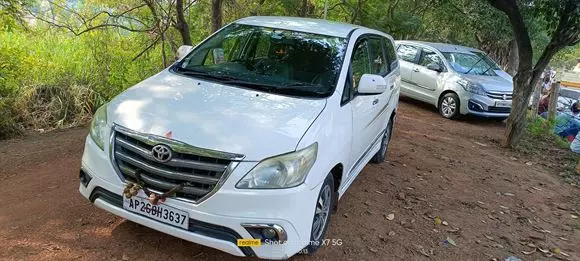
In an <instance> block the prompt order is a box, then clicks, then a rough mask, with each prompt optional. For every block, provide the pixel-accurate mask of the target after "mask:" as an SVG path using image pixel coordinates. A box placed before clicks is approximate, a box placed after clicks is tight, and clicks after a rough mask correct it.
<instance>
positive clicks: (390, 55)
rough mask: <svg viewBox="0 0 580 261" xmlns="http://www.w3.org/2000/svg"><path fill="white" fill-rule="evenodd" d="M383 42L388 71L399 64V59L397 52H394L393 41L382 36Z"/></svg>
mask: <svg viewBox="0 0 580 261" xmlns="http://www.w3.org/2000/svg"><path fill="white" fill-rule="evenodd" d="M383 41H384V42H385V44H384V46H385V52H386V55H387V62H388V63H389V72H392V71H393V70H395V69H396V68H397V67H398V66H399V61H398V60H397V53H395V47H394V46H393V42H391V40H389V39H388V38H383Z"/></svg>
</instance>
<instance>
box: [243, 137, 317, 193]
mask: <svg viewBox="0 0 580 261" xmlns="http://www.w3.org/2000/svg"><path fill="white" fill-rule="evenodd" d="M317 153H318V143H314V144H312V145H310V146H308V147H307V148H304V149H302V150H299V151H296V152H292V153H288V154H284V155H280V156H276V157H273V158H269V159H266V160H263V161H262V162H260V163H258V165H256V166H255V167H254V168H253V169H252V170H251V171H250V172H249V173H248V174H246V176H244V177H243V178H242V179H241V180H240V181H239V182H238V184H237V185H236V187H237V188H244V189H280V188H290V187H295V186H298V185H300V184H302V183H303V182H304V180H305V179H306V175H308V172H309V171H310V169H311V168H312V165H314V162H315V161H316V154H317Z"/></svg>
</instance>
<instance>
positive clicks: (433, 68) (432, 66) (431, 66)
mask: <svg viewBox="0 0 580 261" xmlns="http://www.w3.org/2000/svg"><path fill="white" fill-rule="evenodd" d="M427 69H429V70H431V71H436V72H442V71H443V68H441V65H439V64H437V63H430V64H429V65H427Z"/></svg>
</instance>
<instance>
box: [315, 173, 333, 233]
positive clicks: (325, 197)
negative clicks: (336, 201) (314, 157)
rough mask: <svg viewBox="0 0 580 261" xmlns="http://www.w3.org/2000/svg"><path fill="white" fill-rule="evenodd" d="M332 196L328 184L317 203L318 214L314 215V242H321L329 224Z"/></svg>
mask: <svg viewBox="0 0 580 261" xmlns="http://www.w3.org/2000/svg"><path fill="white" fill-rule="evenodd" d="M331 195H332V193H331V191H330V185H328V184H326V185H325V186H324V187H323V188H322V191H321V192H320V196H318V200H317V201H316V212H315V213H314V221H313V223H312V238H313V240H314V241H317V240H320V237H322V233H323V232H324V228H325V227H326V223H327V222H328V216H329V215H330V201H331V198H330V197H331Z"/></svg>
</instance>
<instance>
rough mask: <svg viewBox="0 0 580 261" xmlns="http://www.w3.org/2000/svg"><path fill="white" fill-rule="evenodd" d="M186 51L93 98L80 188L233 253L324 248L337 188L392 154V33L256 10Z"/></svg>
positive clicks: (116, 209) (127, 214)
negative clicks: (98, 101)
mask: <svg viewBox="0 0 580 261" xmlns="http://www.w3.org/2000/svg"><path fill="white" fill-rule="evenodd" d="M178 53H179V54H182V56H183V57H180V59H179V60H178V61H177V62H176V63H175V64H174V65H172V66H171V67H170V68H168V69H166V70H163V71H162V72H160V73H158V74H157V75H154V76H152V77H151V78H149V79H147V80H145V81H143V82H141V83H139V84H137V85H136V86H134V87H132V88H130V89H128V90H127V91H125V92H123V93H122V94H120V95H118V96H117V97H115V98H114V99H113V100H111V101H110V102H109V103H108V104H106V105H104V106H102V107H101V108H99V109H98V110H97V112H96V114H95V117H94V120H93V122H92V124H91V129H90V134H89V136H88V137H87V139H86V144H85V151H84V154H83V158H82V168H81V171H80V181H81V184H80V189H79V190H80V192H81V194H82V195H83V196H85V197H86V198H88V199H89V200H90V201H91V202H93V203H94V204H95V205H96V206H98V207H100V208H102V209H105V210H107V211H109V212H111V213H114V214H116V215H119V216H121V217H124V218H126V219H128V220H131V221H133V222H136V223H139V224H142V225H144V226H147V227H150V228H153V229H156V230H159V231H161V232H164V233H167V234H170V235H173V236H176V237H179V238H182V239H185V240H189V241H192V242H195V243H199V244H202V245H206V246H209V247H213V248H217V249H220V250H222V251H225V252H227V253H230V254H233V255H237V256H258V257H261V258H270V259H285V258H288V257H290V256H292V255H294V254H296V253H298V252H299V251H302V252H308V253H313V252H314V251H316V249H318V247H319V246H320V245H322V244H323V242H324V241H322V240H323V239H324V235H325V231H326V228H327V227H328V223H329V217H330V213H331V212H332V211H333V210H334V208H335V207H336V205H335V204H336V202H337V200H338V199H339V198H340V197H341V196H342V195H343V194H344V192H345V190H346V189H347V188H348V187H349V186H350V185H351V184H352V182H353V180H354V179H355V177H356V176H357V175H358V174H359V173H360V172H361V170H362V169H363V167H364V166H365V165H366V164H367V162H369V161H374V162H380V161H382V160H383V159H384V158H385V155H386V152H387V148H388V144H389V140H390V137H391V131H392V128H393V124H394V121H395V113H396V109H397V104H398V98H399V84H400V76H399V64H398V61H397V58H396V53H395V49H394V41H393V39H392V38H391V37H390V36H389V35H387V34H384V33H382V32H379V31H375V30H371V29H367V28H364V27H359V26H355V25H350V24H342V23H334V22H328V21H324V20H314V19H301V18H287V17H250V18H245V19H241V20H239V21H236V22H234V23H232V24H230V25H228V26H226V27H224V28H222V29H221V30H220V31H218V32H216V33H215V34H213V35H212V36H210V37H209V38H207V39H206V40H205V41H203V42H202V43H201V44H199V45H198V46H197V47H195V48H191V47H182V48H180V50H179V52H178ZM178 56H180V55H178ZM339 241H340V240H338V239H336V240H335V241H333V242H334V243H338V242H339ZM328 242H330V241H328Z"/></svg>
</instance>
